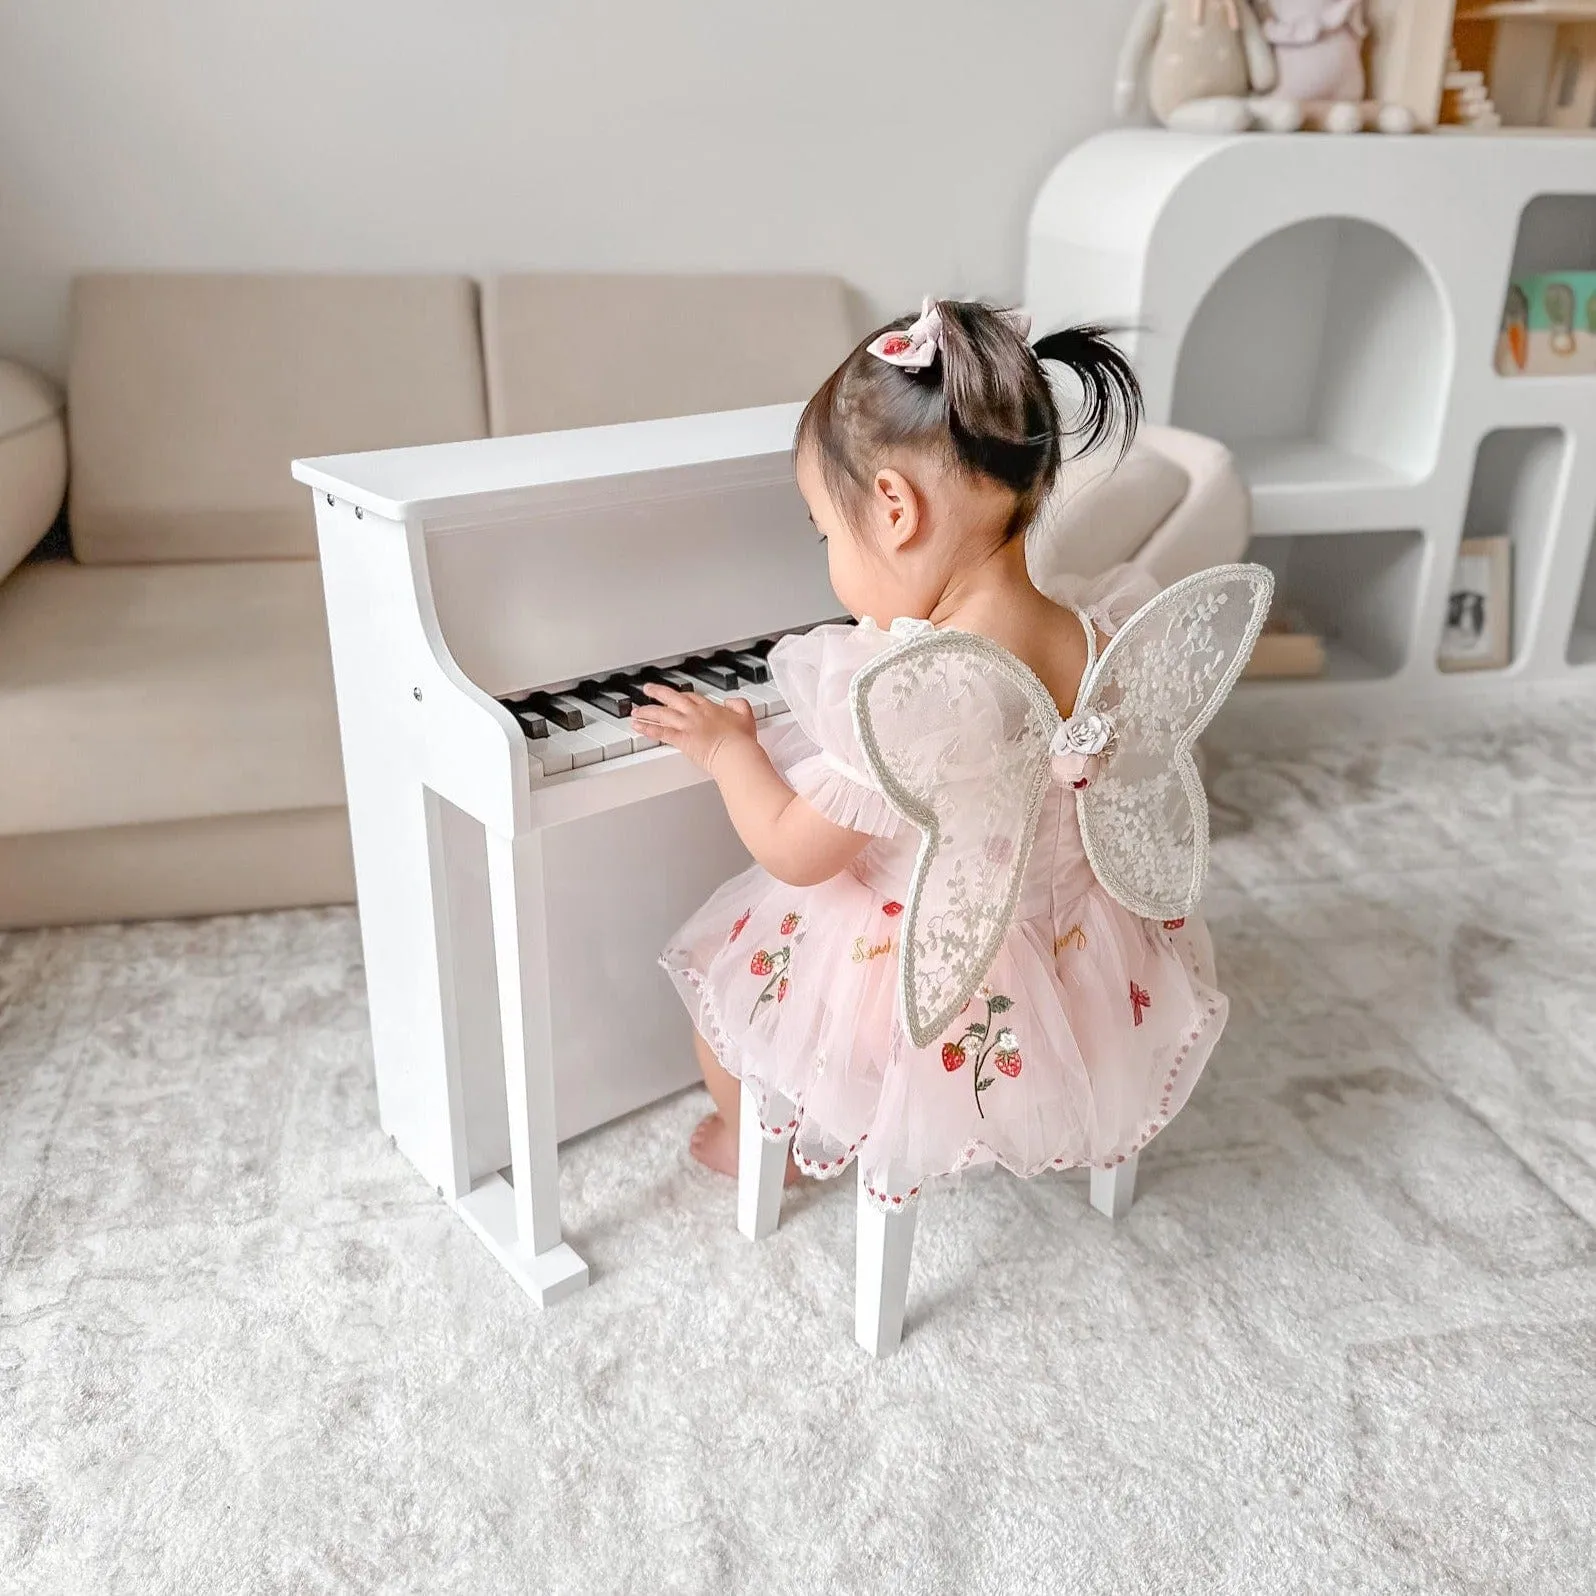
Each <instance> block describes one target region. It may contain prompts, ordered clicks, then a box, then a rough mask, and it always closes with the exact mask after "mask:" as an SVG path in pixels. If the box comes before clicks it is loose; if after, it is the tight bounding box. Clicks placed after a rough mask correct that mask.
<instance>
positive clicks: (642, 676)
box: [637, 665, 698, 693]
mask: <svg viewBox="0 0 1596 1596" xmlns="http://www.w3.org/2000/svg"><path fill="white" fill-rule="evenodd" d="M637 680H638V681H640V682H663V683H664V685H665V686H666V687H674V688H675V689H676V691H677V692H678V693H696V692H697V691H698V683H697V682H695V681H694V680H693V678H692V677H691V676H684V675H683V674H682V673H681V672H680V671H668V670H661V669H660V667H659V666H658V665H645V666H644V667H643V669H642V670H640V671H639V672H638V673H637Z"/></svg>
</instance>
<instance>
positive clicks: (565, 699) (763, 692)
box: [499, 628, 806, 777]
mask: <svg viewBox="0 0 1596 1596" xmlns="http://www.w3.org/2000/svg"><path fill="white" fill-rule="evenodd" d="M805 629H806V628H805ZM781 635H786V634H781ZM778 640H779V639H778V638H777V637H761V638H756V639H755V640H753V641H752V642H749V643H746V644H742V645H739V646H738V647H735V648H725V649H717V650H716V651H715V652H713V653H711V654H695V655H690V656H688V657H687V658H686V659H678V660H669V661H661V662H656V663H651V664H648V665H641V666H638V667H636V668H635V669H632V670H627V671H616V672H612V673H611V674H610V675H608V676H603V677H591V678H588V679H587V680H584V681H579V682H573V683H571V684H570V685H569V686H566V687H559V688H554V689H548V688H540V689H537V690H535V691H527V692H521V693H512V694H510V695H508V696H507V697H504V698H501V699H500V700H499V702H500V703H501V704H502V705H503V706H504V707H505V708H506V709H507V710H509V711H510V713H511V714H512V715H514V716H515V718H516V722H517V723H518V724H519V726H520V727H521V730H522V732H523V733H524V734H525V736H526V740H527V754H528V756H529V757H530V759H531V761H532V765H533V772H532V773H533V775H534V777H536V776H538V775H539V774H540V773H541V774H542V775H543V776H559V775H563V774H565V773H566V772H567V771H571V770H581V769H583V768H584V767H586V766H589V765H597V764H601V763H603V762H604V761H605V760H611V759H620V758H623V757H625V756H626V755H628V754H638V753H642V752H644V751H645V750H646V749H650V748H657V747H658V746H659V744H658V742H657V741H656V740H655V739H654V738H652V737H645V736H644V735H643V734H642V733H641V732H639V731H637V730H635V729H634V728H633V726H632V724H631V714H632V710H633V708H634V707H635V706H637V705H639V704H648V703H652V702H653V700H652V699H650V698H649V696H648V694H647V693H645V692H644V691H643V684H644V683H645V682H663V683H665V684H666V685H668V686H671V687H674V688H676V689H678V690H679V691H681V692H684V693H702V694H703V695H704V696H705V697H706V698H708V699H711V700H712V701H713V702H715V703H717V704H718V703H723V702H724V701H725V700H726V699H728V698H743V699H746V700H747V701H748V704H749V707H750V708H751V709H752V710H753V712H754V718H755V719H756V720H766V719H768V718H769V717H770V716H772V715H779V714H781V713H783V712H784V711H785V710H786V708H787V704H786V701H785V700H784V699H783V698H782V696H781V694H780V693H779V692H778V691H777V690H776V685H775V683H774V682H773V681H772V680H771V674H770V666H769V665H768V664H767V663H766V660H767V657H768V655H769V654H770V651H771V649H772V648H774V647H775V645H776V643H777V641H778Z"/></svg>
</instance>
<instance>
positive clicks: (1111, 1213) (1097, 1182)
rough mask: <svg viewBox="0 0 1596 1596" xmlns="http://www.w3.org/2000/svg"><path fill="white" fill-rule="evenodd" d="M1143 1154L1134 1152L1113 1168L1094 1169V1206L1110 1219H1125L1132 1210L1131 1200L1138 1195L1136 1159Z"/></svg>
mask: <svg viewBox="0 0 1596 1596" xmlns="http://www.w3.org/2000/svg"><path fill="white" fill-rule="evenodd" d="M1140 1156H1141V1155H1140V1154H1139V1153H1132V1154H1131V1155H1130V1157H1129V1158H1127V1159H1126V1160H1125V1162H1124V1163H1123V1164H1115V1166H1114V1167H1113V1168H1112V1169H1094V1170H1093V1171H1092V1207H1094V1208H1095V1209H1096V1210H1097V1211H1098V1213H1100V1214H1107V1215H1108V1217H1109V1218H1110V1219H1123V1218H1124V1217H1125V1215H1126V1214H1128V1213H1129V1212H1130V1209H1131V1200H1132V1199H1133V1198H1134V1197H1135V1195H1136V1160H1137V1159H1138V1158H1139V1157H1140Z"/></svg>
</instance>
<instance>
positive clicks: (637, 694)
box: [599, 676, 654, 704]
mask: <svg viewBox="0 0 1596 1596" xmlns="http://www.w3.org/2000/svg"><path fill="white" fill-rule="evenodd" d="M599 685H600V686H602V687H605V688H608V689H609V690H610V691H611V692H616V693H624V694H625V695H626V697H627V698H629V699H630V700H631V701H632V703H633V704H652V703H653V702H654V700H653V699H652V698H650V697H649V696H648V694H647V693H645V692H644V691H643V683H642V680H641V678H640V676H611V677H609V678H608V679H607V680H606V681H604V682H601V683H600V684H599Z"/></svg>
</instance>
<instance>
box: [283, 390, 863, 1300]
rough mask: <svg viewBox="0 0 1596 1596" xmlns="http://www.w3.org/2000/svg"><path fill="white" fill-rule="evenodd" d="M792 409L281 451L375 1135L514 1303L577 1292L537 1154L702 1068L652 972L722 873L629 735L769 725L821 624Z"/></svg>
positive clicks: (663, 773)
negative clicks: (519, 1289)
mask: <svg viewBox="0 0 1596 1596" xmlns="http://www.w3.org/2000/svg"><path fill="white" fill-rule="evenodd" d="M800 408H801V407H800V406H798V405H781V406H774V407H770V408H766V409H758V410H740V411H731V412H727V413H725V414H721V415H708V416H689V417H683V418H678V419H674V420H667V421H650V422H636V423H631V424H628V425H624V426H614V427H595V428H588V429H584V430H582V431H577V432H555V433H542V434H538V435H536V436H531V437H521V438H492V439H484V440H481V441H478V442H470V443H452V444H438V445H432V446H429V447H425V448H415V449H392V450H385V451H382V452H378V453H372V454H355V455H341V456H332V457H328V458H325V459H319V460H299V461H296V462H295V463H294V468H293V470H294V476H295V477H296V478H297V479H298V480H299V481H301V482H303V483H305V484H306V485H307V486H309V487H310V489H311V490H312V492H313V493H314V495H315V501H316V525H317V531H318V536H319V540H320V545H321V566H322V573H323V581H324V583H325V586H326V595H327V617H328V625H329V630H330V634H331V640H332V660H333V675H334V680H335V683H336V687H337V695H338V719H339V725H340V731H341V738H342V744H343V758H344V774H345V779H346V783H347V786H348V791H349V819H350V827H351V832H352V835H353V841H354V858H355V881H356V889H357V892H358V895H359V903H360V927H361V940H362V944H363V947H364V952H365V963H366V983H367V989H368V994H369V1001H370V1008H371V1031H372V1046H373V1050H374V1053H375V1058H376V1075H377V1108H378V1114H379V1117H380V1119H381V1122H382V1125H383V1128H384V1129H385V1130H387V1131H388V1132H389V1133H390V1134H391V1135H392V1137H393V1138H394V1140H395V1142H396V1143H397V1145H398V1146H399V1147H400V1148H401V1149H402V1150H403V1151H404V1153H405V1154H406V1156H407V1157H409V1158H410V1159H411V1161H412V1162H413V1163H414V1164H415V1165H416V1167H417V1168H418V1169H419V1170H420V1171H421V1172H422V1174H423V1175H424V1176H425V1177H426V1179H427V1180H428V1181H430V1182H431V1183H432V1184H433V1185H435V1186H436V1187H437V1188H438V1190H439V1192H440V1194H442V1195H443V1196H445V1197H446V1198H447V1199H448V1200H449V1201H451V1202H452V1203H453V1204H454V1206H455V1208H456V1209H457V1210H458V1211H459V1213H460V1214H461V1216H462V1217H463V1218H464V1219H465V1221H466V1222H467V1223H468V1224H469V1225H470V1226H471V1227H472V1228H473V1229H474V1230H475V1231H476V1232H477V1234H478V1235H479V1236H480V1237H481V1238H482V1239H483V1241H484V1242H486V1243H487V1245H488V1246H489V1247H490V1248H491V1249H492V1251H493V1253H494V1254H495V1256H496V1257H497V1258H498V1259H499V1260H500V1262H502V1263H503V1264H504V1265H505V1267H506V1268H508V1269H509V1270H510V1271H511V1273H512V1274H514V1275H515V1277H516V1279H517V1280H519V1281H520V1282H521V1284H522V1285H523V1286H524V1287H525V1288H526V1290H527V1291H528V1292H529V1293H531V1295H532V1296H533V1297H535V1298H536V1299H537V1300H538V1301H539V1302H540V1303H544V1304H547V1303H550V1302H553V1301H555V1300H557V1299H558V1298H559V1297H561V1296H563V1295H566V1294H567V1293H569V1292H572V1291H575V1290H579V1289H580V1288H581V1287H582V1286H583V1285H585V1284H586V1282H587V1266H586V1264H585V1263H583V1261H582V1260H581V1259H580V1258H579V1257H577V1255H576V1254H575V1252H574V1251H573V1250H572V1249H571V1247H570V1246H569V1245H567V1244H566V1243H565V1242H564V1241H563V1240H562V1238H561V1234H560V1213H559V1174H558V1164H557V1153H556V1146H557V1143H558V1142H559V1141H561V1140H563V1139H565V1138H567V1137H570V1136H574V1135H576V1134H578V1133H579V1132H582V1131H585V1130H589V1129H591V1128H592V1127H593V1126H595V1125H600V1124H602V1123H604V1122H605V1121H607V1120H611V1119H614V1118H616V1117H617V1116H619V1115H622V1114H625V1113H628V1112H630V1111H631V1110H633V1109H635V1108H638V1107H641V1106H642V1105H643V1104H646V1103H650V1102H653V1101H655V1100H656V1099H658V1098H660V1097H663V1096H666V1095H667V1094H669V1093H671V1092H673V1091H676V1090H677V1089H679V1088H680V1087H683V1086H685V1085H687V1084H688V1083H690V1082H691V1081H693V1080H695V1079H697V1068H696V1065H695V1064H694V1061H693V1053H692V1048H691V1045H690V1033H689V1030H688V1022H687V1017H686V1015H685V1013H684V1012H683V1010H682V1007H681V1004H680V1002H679V1000H678V999H677V998H676V996H675V994H674V992H673V991H672V989H671V987H670V985H669V983H668V981H667V980H666V978H665V976H664V974H663V973H662V972H661V971H660V970H659V969H658V967H657V966H656V963H655V960H656V958H657V956H658V953H659V950H660V949H661V947H662V946H663V945H664V943H665V940H666V938H667V937H668V936H669V934H670V933H671V932H672V931H674V930H675V929H676V927H677V925H678V924H679V923H680V922H681V921H682V920H683V919H685V918H686V916H687V915H688V914H690V913H691V912H692V911H693V910H694V909H696V908H697V907H698V906H699V905H700V903H702V901H703V900H704V899H705V898H706V897H707V896H708V895H709V894H710V892H712V891H713V890H714V889H715V888H716V887H717V886H719V885H720V883H721V882H722V881H724V880H725V879H726V877H728V876H729V875H731V874H733V873H735V872H736V871H737V870H739V869H741V868H742V867H743V866H744V865H745V864H746V863H747V855H746V854H745V853H744V851H743V849H742V846H741V844H740V843H739V842H738V841H737V838H736V836H735V834H734V833H733V832H732V829H731V826H730V824H729V822H728V821H727V819H726V816H725V812H724V810H723V809H722V807H721V804H720V801H719V797H718V795H717V793H716V791H715V789H714V787H713V786H712V785H711V784H710V783H709V782H708V781H707V780H706V779H705V778H704V777H703V775H702V774H701V772H699V771H698V770H697V769H696V768H695V767H694V766H692V765H690V764H689V763H688V762H687V760H685V759H684V758H682V756H681V755H680V754H678V753H677V752H676V751H675V750H674V749H671V748H666V747H660V746H656V745H653V744H651V743H649V741H648V740H647V739H645V738H641V737H639V736H637V735H636V734H635V733H633V732H632V730H631V728H630V726H629V725H628V723H627V715H628V714H629V710H630V702H631V701H632V700H635V698H636V697H637V696H638V689H639V685H640V683H641V682H642V681H643V680H645V679H647V678H649V677H651V676H652V677H655V678H656V679H658V678H659V677H660V676H663V678H664V679H666V680H670V681H675V682H677V683H678V685H682V686H690V687H692V688H693V689H694V690H697V691H703V692H708V693H727V694H730V693H737V694H739V695H741V696H744V697H746V698H748V699H749V701H750V702H751V703H752V704H753V706H754V710H755V713H756V715H759V716H760V717H761V720H762V723H763V724H764V725H765V726H767V727H769V728H771V729H774V728H775V727H776V726H777V725H779V724H780V723H781V722H782V721H783V720H784V719H785V709H786V706H785V705H784V704H783V703H782V701H781V699H780V697H779V696H778V695H777V694H776V692H775V690H774V688H773V687H772V686H771V684H770V679H769V673H768V671H767V670H766V668H765V665H764V655H765V653H766V652H767V651H768V649H769V646H770V644H771V642H772V641H773V640H774V639H775V638H777V637H780V636H781V635H783V634H784V633H786V632H790V631H797V630H802V629H804V628H807V627H810V626H813V625H815V624H817V623H819V622H822V621H827V620H832V619H836V618H837V617H838V614H839V606H838V603H837V600H836V598H835V596H834V595H833V594H832V592H831V588H830V584H829V583H828V581H827V577H826V560H825V552H824V549H823V548H822V547H821V545H820V543H819V541H818V540H817V538H816V536H815V533H814V530H813V528H812V527H811V526H810V524H809V520H808V514H807V511H806V509H805V506H804V503H803V500H802V499H801V497H800V496H799V493H798V489H797V487H796V485H795V483H794V480H793V472H792V462H791V449H792V441H793V432H794V428H795V427H796V425H797V420H798V415H799V412H800Z"/></svg>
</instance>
